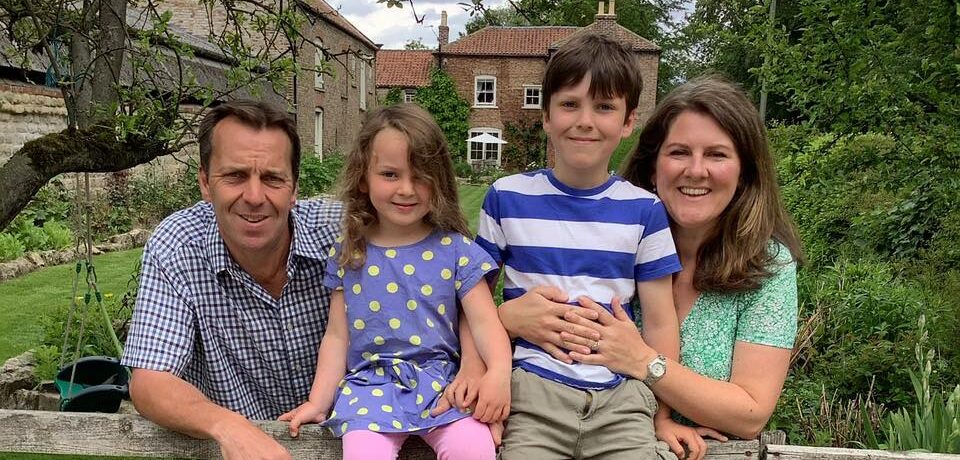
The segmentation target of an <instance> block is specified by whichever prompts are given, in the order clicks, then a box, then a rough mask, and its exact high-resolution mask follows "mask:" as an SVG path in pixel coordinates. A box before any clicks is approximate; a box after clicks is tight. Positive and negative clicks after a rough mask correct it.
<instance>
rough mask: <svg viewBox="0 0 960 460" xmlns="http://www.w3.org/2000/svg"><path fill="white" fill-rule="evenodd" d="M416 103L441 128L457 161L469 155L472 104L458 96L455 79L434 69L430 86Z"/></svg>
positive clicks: (419, 94)
mask: <svg viewBox="0 0 960 460" xmlns="http://www.w3.org/2000/svg"><path fill="white" fill-rule="evenodd" d="M414 100H415V101H416V102H417V103H418V104H420V105H421V106H423V108H424V109H426V110H427V111H428V112H430V114H431V115H433V118H434V119H435V120H436V121H437V124H438V125H440V129H441V130H442V131H443V135H444V136H446V138H447V145H449V147H450V154H451V155H452V156H453V158H454V159H457V158H460V156H461V155H465V154H466V153H465V152H466V148H467V147H466V146H467V141H466V140H467V131H468V130H469V129H470V125H469V124H468V122H467V121H468V119H469V117H470V104H469V103H468V102H467V101H466V100H464V99H463V98H462V97H460V95H459V94H458V93H457V87H456V84H455V83H454V81H453V78H451V77H450V75H449V74H448V73H446V72H444V71H442V70H439V69H431V70H430V84H429V85H427V86H426V87H424V88H420V89H419V90H417V95H416V96H415V97H414Z"/></svg>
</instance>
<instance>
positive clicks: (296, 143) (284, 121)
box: [199, 99, 300, 182]
mask: <svg viewBox="0 0 960 460" xmlns="http://www.w3.org/2000/svg"><path fill="white" fill-rule="evenodd" d="M227 117H234V118H236V119H237V120H239V121H240V123H243V124H244V125H246V126H249V127H251V128H256V129H268V128H277V129H279V130H281V131H283V132H284V133H286V135H287V137H288V138H289V139H290V170H291V171H293V181H294V182H296V181H297V179H298V178H299V177H300V135H299V134H297V123H296V122H295V121H293V118H292V117H291V116H290V114H288V113H287V112H286V111H284V110H282V109H281V108H279V107H277V106H276V105H274V104H271V103H269V102H263V101H255V100H252V99H237V100H233V101H229V102H225V103H223V104H220V105H218V106H216V107H214V108H213V109H211V110H210V111H209V112H207V114H206V115H205V116H204V117H203V121H201V122H200V136H199V140H200V167H201V168H202V169H203V171H204V172H205V173H209V172H210V156H211V155H212V154H213V129H214V128H216V126H217V124H218V123H220V121H221V120H223V119H224V118H227Z"/></svg>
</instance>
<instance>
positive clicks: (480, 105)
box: [377, 1, 660, 167]
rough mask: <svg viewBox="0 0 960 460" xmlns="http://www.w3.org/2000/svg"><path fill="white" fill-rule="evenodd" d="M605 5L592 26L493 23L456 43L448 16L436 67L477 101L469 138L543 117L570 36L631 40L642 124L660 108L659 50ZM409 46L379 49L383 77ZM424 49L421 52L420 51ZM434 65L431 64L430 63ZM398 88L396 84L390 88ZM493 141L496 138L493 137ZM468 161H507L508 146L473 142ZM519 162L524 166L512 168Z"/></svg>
mask: <svg viewBox="0 0 960 460" xmlns="http://www.w3.org/2000/svg"><path fill="white" fill-rule="evenodd" d="M604 6H605V5H604V2H600V6H599V8H598V14H597V15H596V20H595V22H593V23H592V24H590V25H588V26H585V27H570V26H544V27H494V26H488V27H484V28H483V29H480V30H478V31H476V32H474V33H472V34H469V35H467V36H465V37H462V38H460V39H459V40H457V41H454V42H452V43H448V42H447V37H448V36H449V28H448V27H447V24H446V17H445V15H443V16H441V23H440V27H439V32H440V33H439V36H440V40H439V47H438V48H439V49H438V50H436V51H434V52H433V56H434V65H436V64H437V63H439V65H440V66H441V67H442V68H443V70H445V71H446V72H448V73H449V74H450V75H451V77H452V78H453V80H454V81H455V82H456V84H457V92H458V93H459V94H460V96H462V97H463V98H464V99H466V100H467V101H468V102H469V103H470V104H471V110H470V119H469V125H470V130H469V133H468V136H467V137H468V138H473V137H475V136H478V135H481V134H489V135H490V136H493V137H495V138H498V139H503V140H505V141H506V142H508V143H509V142H510V141H511V140H510V139H509V138H508V136H506V135H505V130H506V128H507V126H508V125H514V126H532V125H533V124H534V123H536V122H538V121H540V120H541V119H542V113H541V106H540V101H541V99H540V85H541V81H542V79H543V72H544V70H545V69H546V65H547V61H548V60H549V59H550V56H552V55H553V53H554V52H555V51H556V50H557V49H558V48H559V47H560V45H562V44H563V43H564V42H565V41H566V40H568V39H570V37H572V36H574V35H576V34H581V33H587V32H599V33H603V34H608V35H612V36H614V37H616V38H618V39H619V40H621V41H623V42H625V43H629V44H630V45H631V46H632V49H633V51H634V52H635V53H637V56H638V61H639V65H640V75H641V78H642V79H643V91H642V93H641V95H640V101H639V105H638V107H637V115H638V118H637V121H638V126H642V125H643V122H645V121H646V119H647V118H648V117H649V116H650V115H651V114H652V113H653V109H654V106H655V104H656V88H657V71H658V68H659V65H660V47H658V46H657V45H655V44H654V43H652V42H650V41H649V40H647V39H645V38H643V37H641V36H639V35H637V34H635V33H633V32H631V31H630V30H628V29H627V28H625V27H623V26H621V25H619V24H617V17H616V14H615V11H614V4H613V2H612V1H611V2H610V5H609V10H607V11H606V12H604ZM404 53H412V52H410V51H401V50H392V51H389V58H387V56H388V54H387V52H386V51H384V50H381V51H380V52H379V53H378V59H381V60H383V61H382V62H380V63H379V64H378V66H379V68H380V70H379V74H378V75H382V76H386V75H391V74H393V73H395V72H403V71H405V69H404V68H403V67H401V68H400V69H399V70H398V69H395V68H392V67H393V66H394V65H396V64H395V63H404V62H406V60H407V59H409V58H407V57H398V56H399V55H402V54H404ZM419 53H422V52H419ZM427 69H428V68H427ZM406 72H407V75H406V78H407V80H406V82H407V83H409V84H410V86H409V87H406V86H402V87H404V88H405V89H414V88H416V86H415V85H413V84H412V83H413V82H417V81H424V80H423V74H425V73H426V72H427V70H423V69H420V68H419V67H418V68H416V72H418V73H416V74H414V72H413V71H411V70H406ZM381 83H383V85H384V86H383V87H384V88H389V87H396V86H400V85H398V84H397V83H395V82H393V81H390V82H389V84H388V81H387V80H384V79H378V80H377V84H378V88H379V87H380V85H381ZM390 85H393V86H390ZM488 139H489V138H488ZM468 144H469V145H468V146H467V150H468V151H467V152H466V153H467V161H468V162H470V163H472V164H475V165H476V164H481V165H485V166H498V167H501V166H507V165H505V164H504V161H503V149H504V145H503V144H501V143H488V142H469V143H468ZM546 150H547V162H548V164H552V161H553V149H552V147H551V146H549V145H548V146H547V147H546ZM510 166H519V167H522V166H523V165H510Z"/></svg>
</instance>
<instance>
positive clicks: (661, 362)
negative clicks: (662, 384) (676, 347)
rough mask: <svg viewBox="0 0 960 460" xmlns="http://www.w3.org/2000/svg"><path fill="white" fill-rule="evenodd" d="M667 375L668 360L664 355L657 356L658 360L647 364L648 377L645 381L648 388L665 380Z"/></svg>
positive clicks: (655, 359)
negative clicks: (664, 375) (664, 377)
mask: <svg viewBox="0 0 960 460" xmlns="http://www.w3.org/2000/svg"><path fill="white" fill-rule="evenodd" d="M666 373H667V358H666V357H665V356H663V355H662V354H657V357H656V358H653V359H652V360H650V362H649V363H647V376H646V377H645V378H644V379H643V383H644V384H645V385H646V386H650V385H653V384H654V383H657V382H658V381H660V379H662V378H663V374H666Z"/></svg>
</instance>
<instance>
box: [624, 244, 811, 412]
mask: <svg viewBox="0 0 960 460" xmlns="http://www.w3.org/2000/svg"><path fill="white" fill-rule="evenodd" d="M770 250H771V251H776V252H777V255H776V257H775V259H774V262H773V264H774V266H773V267H771V272H772V275H771V276H770V278H768V279H767V280H766V281H764V282H763V285H761V286H760V288H758V289H756V290H754V291H749V292H742V293H737V294H722V293H715V292H703V293H701V294H700V297H698V298H697V301H696V302H695V303H694V304H693V308H692V309H691V310H690V313H689V314H688V315H687V317H686V318H685V319H684V320H683V323H682V324H681V325H680V363H681V364H683V365H684V366H686V367H688V368H690V369H691V370H693V371H694V372H697V373H698V374H701V375H704V376H706V377H710V378H712V379H716V380H722V381H729V380H730V370H731V367H732V365H733V348H734V346H735V345H736V343H737V341H743V342H749V343H757V344H761V345H770V346H773V347H779V348H793V342H794V340H795V338H796V336H797V265H796V263H795V262H794V261H793V259H792V258H791V256H790V250H789V249H787V248H786V247H785V246H783V245H781V244H779V243H771V245H770ZM638 313H639V312H638ZM634 317H635V318H640V315H639V314H637V315H635V316H634ZM674 418H675V419H677V420H678V421H681V422H684V423H688V424H689V423H690V422H689V421H687V420H684V419H683V418H682V417H678V414H676V413H674Z"/></svg>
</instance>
